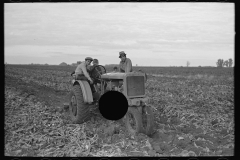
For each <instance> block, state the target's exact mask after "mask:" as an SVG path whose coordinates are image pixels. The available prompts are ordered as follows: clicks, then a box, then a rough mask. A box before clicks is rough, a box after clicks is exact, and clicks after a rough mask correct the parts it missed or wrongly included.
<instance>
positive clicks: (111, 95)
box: [99, 91, 128, 120]
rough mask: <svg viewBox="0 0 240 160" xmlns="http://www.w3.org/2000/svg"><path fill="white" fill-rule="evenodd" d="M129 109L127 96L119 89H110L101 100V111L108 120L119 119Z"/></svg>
mask: <svg viewBox="0 0 240 160" xmlns="http://www.w3.org/2000/svg"><path fill="white" fill-rule="evenodd" d="M127 110H128V101H127V98H126V97H125V96H124V95H123V94H122V93H121V92H118V91H108V92H106V93H104V94H103V95H102V96H101V98H100V100H99V111H100V113H101V114H102V116H103V117H104V118H106V119H108V120H119V119H121V118H123V117H124V115H125V114H126V113H127Z"/></svg>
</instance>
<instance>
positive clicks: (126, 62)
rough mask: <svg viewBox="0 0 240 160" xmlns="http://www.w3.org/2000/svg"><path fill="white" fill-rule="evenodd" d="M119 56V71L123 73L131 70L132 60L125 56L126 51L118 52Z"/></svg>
mask: <svg viewBox="0 0 240 160" xmlns="http://www.w3.org/2000/svg"><path fill="white" fill-rule="evenodd" d="M119 58H121V61H120V64H119V71H120V72H125V73H129V72H132V61H131V60H130V59H129V58H127V57H126V53H125V52H124V51H121V52H119Z"/></svg>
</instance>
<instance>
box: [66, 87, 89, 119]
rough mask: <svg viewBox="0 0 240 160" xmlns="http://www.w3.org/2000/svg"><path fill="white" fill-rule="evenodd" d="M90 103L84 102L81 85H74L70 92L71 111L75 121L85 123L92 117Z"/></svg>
mask: <svg viewBox="0 0 240 160" xmlns="http://www.w3.org/2000/svg"><path fill="white" fill-rule="evenodd" d="M89 109H90V107H89V105H87V104H85V103H84V100H83V94H82V89H81V87H80V85H74V86H73V90H72V91H71V92H70V103H69V111H70V117H71V120H72V122H73V123H79V124H81V123H84V122H86V121H88V120H90V118H91V116H90V115H91V114H90V111H89Z"/></svg>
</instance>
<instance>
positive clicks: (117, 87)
mask: <svg viewBox="0 0 240 160" xmlns="http://www.w3.org/2000/svg"><path fill="white" fill-rule="evenodd" d="M72 77H73V79H72V90H71V92H70V98H69V111H70V117H71V120H72V122H73V123H78V124H81V123H84V122H86V121H88V120H89V119H90V117H91V113H92V112H93V111H94V112H96V111H97V109H98V101H99V99H100V98H101V96H102V95H103V94H105V93H106V92H108V91H118V92H121V93H122V94H123V95H124V96H125V97H126V99H127V101H128V110H127V113H126V114H125V116H124V117H123V118H122V120H123V122H124V123H125V126H126V128H127V131H128V132H129V133H130V134H132V135H136V134H138V133H144V134H146V135H151V134H152V133H153V130H154V116H153V111H152V108H151V107H150V106H149V105H147V104H149V98H147V97H146V95H145V83H146V80H147V79H146V75H145V74H144V73H140V72H135V71H133V72H130V73H120V72H115V73H114V72H112V73H107V72H106V69H105V67H104V66H102V65H97V66H95V67H94V68H93V70H92V72H91V73H90V77H91V78H92V79H93V80H94V82H98V83H94V84H93V86H94V90H95V92H94V93H93V91H92V90H91V88H90V85H89V83H88V82H87V81H86V80H81V79H76V75H75V74H73V75H72Z"/></svg>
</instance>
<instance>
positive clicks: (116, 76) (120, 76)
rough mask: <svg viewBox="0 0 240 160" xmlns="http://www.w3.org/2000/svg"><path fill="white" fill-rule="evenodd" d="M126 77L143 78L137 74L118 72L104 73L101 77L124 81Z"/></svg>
mask: <svg viewBox="0 0 240 160" xmlns="http://www.w3.org/2000/svg"><path fill="white" fill-rule="evenodd" d="M127 76H144V74H143V73H139V72H130V73H120V72H112V73H105V74H103V75H101V78H102V79H124V77H127Z"/></svg>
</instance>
